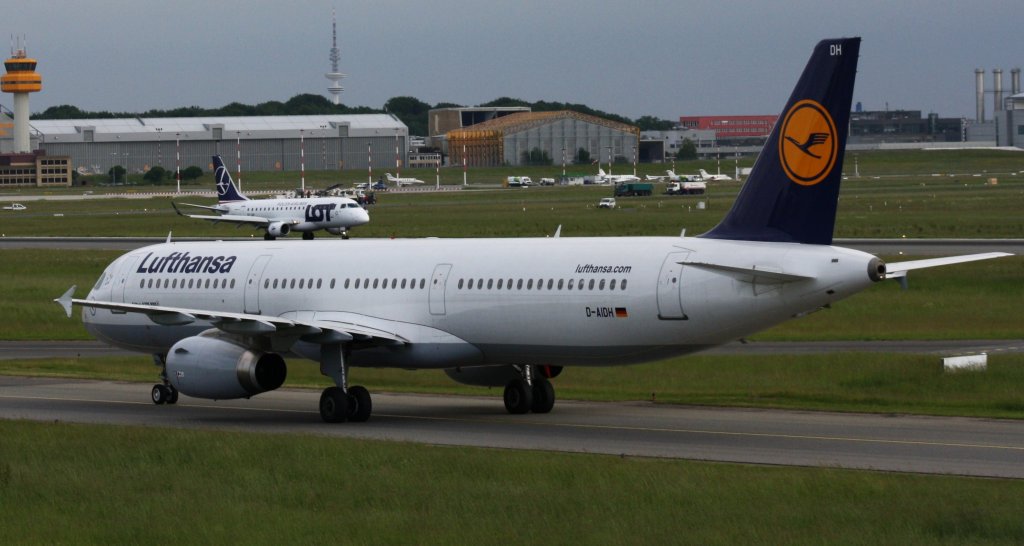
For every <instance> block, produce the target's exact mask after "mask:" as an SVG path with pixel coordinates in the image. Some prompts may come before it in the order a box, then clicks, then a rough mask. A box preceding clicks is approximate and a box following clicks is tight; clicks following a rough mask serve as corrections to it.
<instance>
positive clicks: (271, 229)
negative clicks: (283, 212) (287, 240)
mask: <svg viewBox="0 0 1024 546" xmlns="http://www.w3.org/2000/svg"><path fill="white" fill-rule="evenodd" d="M291 230H292V226H291V225H289V224H286V223H284V222H271V223H270V224H269V225H267V234H268V235H270V236H272V237H283V236H285V235H288V232H289V231H291Z"/></svg>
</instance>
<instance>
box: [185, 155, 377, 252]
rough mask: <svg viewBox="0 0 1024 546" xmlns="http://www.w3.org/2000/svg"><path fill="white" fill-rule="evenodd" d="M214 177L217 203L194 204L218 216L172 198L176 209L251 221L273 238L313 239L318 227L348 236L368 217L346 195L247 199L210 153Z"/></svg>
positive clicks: (202, 217) (224, 219) (215, 218)
mask: <svg viewBox="0 0 1024 546" xmlns="http://www.w3.org/2000/svg"><path fill="white" fill-rule="evenodd" d="M213 165H214V179H215V180H216V181H217V205H215V206H212V207H211V206H206V205H193V204H190V203H182V205H186V206H189V207H196V208H201V209H207V210H212V211H216V212H217V213H218V215H217V216H213V215H202V214H185V213H183V212H181V211H180V210H178V206H177V205H175V204H174V202H173V201H172V202H171V206H173V207H174V210H175V212H177V213H178V214H180V215H182V216H187V217H189V218H197V219H200V220H208V221H210V222H213V223H215V224H216V223H219V222H228V223H233V224H237V225H239V226H242V225H251V226H255V227H257V228H262V229H263V230H264V234H263V238H264V239H266V240H268V241H272V240H274V239H276V238H278V237H280V236H282V235H288V233H289V232H292V231H298V232H301V233H302V238H303V239H312V238H313V232H314V231H316V230H319V229H323V230H327V232H328V233H331V234H334V235H341V236H342V238H345V239H347V238H348V229H349V228H352V227H355V226H361V225H363V224H366V223H368V222H369V221H370V215H369V213H367V212H366V209H364V208H363V207H361V206H359V203H357V202H356V201H355V200H353V199H349V198H347V197H306V198H302V197H298V198H292V199H249V198H248V197H246V196H244V195H242V194H241V193H240V192H239V191H238V188H236V187H235V182H234V180H232V179H231V174H230V173H229V172H228V170H227V168H225V167H224V161H222V160H221V158H220V156H219V155H215V156H213Z"/></svg>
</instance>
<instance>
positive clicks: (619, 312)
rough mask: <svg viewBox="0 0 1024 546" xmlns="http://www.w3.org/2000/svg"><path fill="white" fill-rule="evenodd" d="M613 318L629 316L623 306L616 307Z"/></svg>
mask: <svg viewBox="0 0 1024 546" xmlns="http://www.w3.org/2000/svg"><path fill="white" fill-rule="evenodd" d="M615 318H629V313H627V312H626V308H625V307H616V308H615Z"/></svg>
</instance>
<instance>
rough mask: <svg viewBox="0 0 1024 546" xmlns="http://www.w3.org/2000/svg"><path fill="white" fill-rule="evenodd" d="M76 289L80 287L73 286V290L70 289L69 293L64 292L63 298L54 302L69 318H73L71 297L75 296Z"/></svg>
mask: <svg viewBox="0 0 1024 546" xmlns="http://www.w3.org/2000/svg"><path fill="white" fill-rule="evenodd" d="M75 288H78V287H77V286H76V285H71V288H68V291H67V292H64V295H63V296H61V297H59V298H57V299H55V300H53V301H55V302H57V303H58V304H60V306H61V307H63V308H64V314H65V315H67V316H68V318H71V296H73V295H74V294H75Z"/></svg>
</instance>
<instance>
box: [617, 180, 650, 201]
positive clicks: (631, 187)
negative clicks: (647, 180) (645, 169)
mask: <svg viewBox="0 0 1024 546" xmlns="http://www.w3.org/2000/svg"><path fill="white" fill-rule="evenodd" d="M652 193H654V185H653V184H643V183H640V184H638V183H634V182H628V183H627V182H623V183H622V184H616V185H615V197H629V196H633V195H651V194H652Z"/></svg>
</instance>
